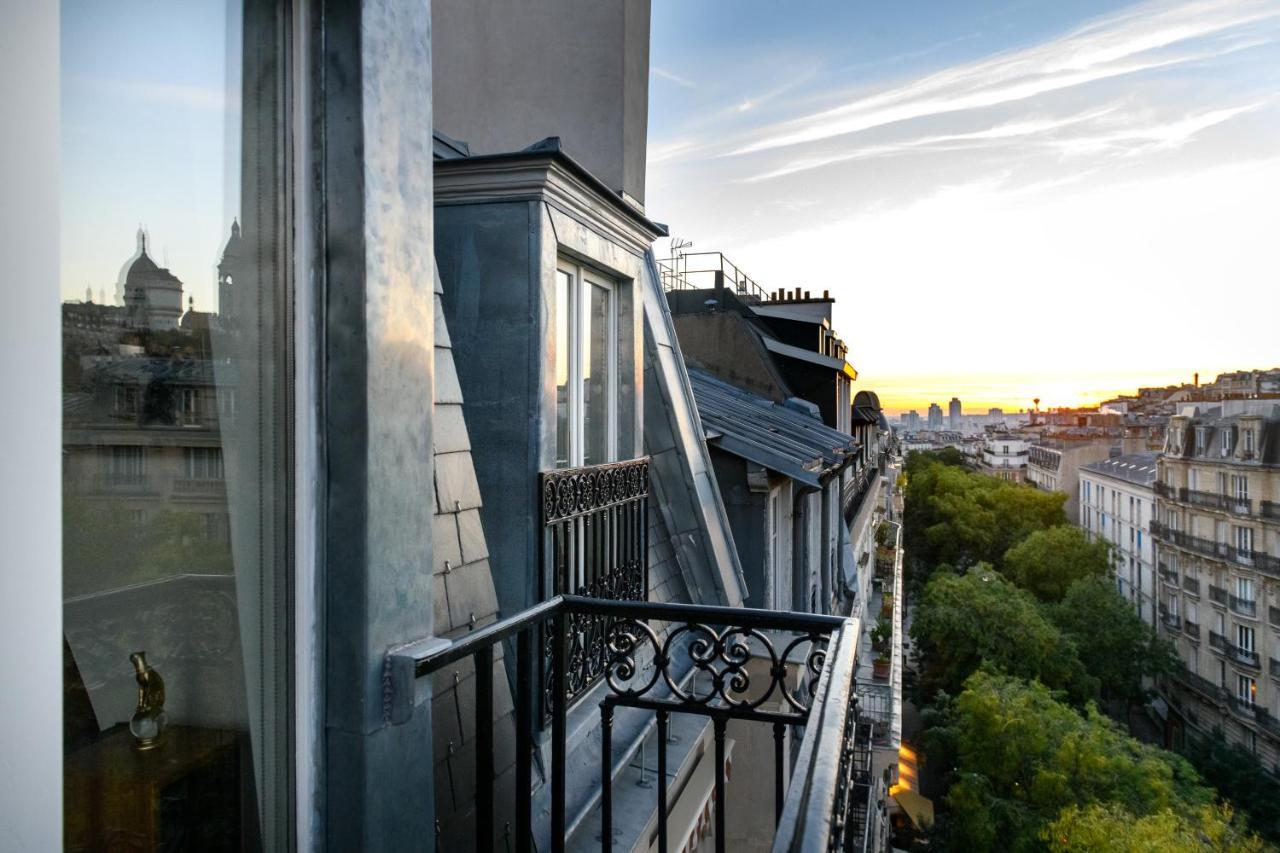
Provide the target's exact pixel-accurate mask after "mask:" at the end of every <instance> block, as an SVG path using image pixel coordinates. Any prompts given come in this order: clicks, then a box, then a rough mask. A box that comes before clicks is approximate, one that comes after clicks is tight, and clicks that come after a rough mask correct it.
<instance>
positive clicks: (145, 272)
mask: <svg viewBox="0 0 1280 853" xmlns="http://www.w3.org/2000/svg"><path fill="white" fill-rule="evenodd" d="M243 242H244V241H243V238H242V237H241V234H240V223H239V222H238V221H232V223H231V236H230V237H229V238H228V239H227V243H226V246H225V247H224V248H223V250H222V257H221V258H220V259H219V261H218V309H219V310H218V313H217V314H207V313H204V312H197V311H195V309H194V307H192V308H191V309H190V310H188V311H187V313H186V315H184V314H183V305H182V280H181V279H179V278H178V277H177V276H176V275H174V274H173V273H172V272H170V271H169V270H168V269H167V268H165V267H162V266H160V265H159V264H157V263H156V262H155V261H154V260H152V258H151V256H150V255H149V254H147V232H146V231H144V230H143V229H142V228H141V227H139V228H138V248H137V250H136V251H135V252H134V253H133V255H132V256H131V257H130V258H129V259H128V260H126V261H125V262H124V266H122V267H121V268H120V276H119V278H118V279H117V282H116V303H117V304H120V305H123V306H124V312H123V317H121V318H120V320H118V321H117V322H123V323H124V325H126V326H131V327H133V328H139V329H141V328H146V329H153V330H157V331H162V330H168V329H176V328H180V327H181V328H188V327H191V326H193V325H207V324H208V322H209V321H210V320H217V321H220V322H221V324H222V325H226V324H227V323H228V322H229V321H232V320H234V318H235V315H236V313H237V312H236V301H237V300H236V297H237V294H236V289H237V288H236V280H237V278H240V277H241V275H240V273H241V272H242V270H243V265H244V257H243V255H244V249H243ZM241 287H243V283H242V284H241ZM90 302H92V297H89V298H87V299H86V304H88V303H90ZM196 315H199V317H197V316H196Z"/></svg>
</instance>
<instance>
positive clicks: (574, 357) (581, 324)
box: [555, 255, 618, 468]
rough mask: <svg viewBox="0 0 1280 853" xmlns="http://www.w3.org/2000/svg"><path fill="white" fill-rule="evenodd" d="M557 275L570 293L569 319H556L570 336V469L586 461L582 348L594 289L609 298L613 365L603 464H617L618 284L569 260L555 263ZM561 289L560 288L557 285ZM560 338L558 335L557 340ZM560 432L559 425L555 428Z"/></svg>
mask: <svg viewBox="0 0 1280 853" xmlns="http://www.w3.org/2000/svg"><path fill="white" fill-rule="evenodd" d="M556 271H557V272H558V273H565V274H566V275H568V276H569V293H568V298H567V299H566V303H567V305H568V309H569V316H568V317H567V318H561V317H556V318H555V322H556V323H561V322H567V323H568V329H569V335H568V343H569V356H568V362H569V377H568V382H569V447H568V457H569V461H568V467H570V468H577V467H580V466H582V465H583V464H585V463H584V459H585V446H584V438H585V436H584V433H585V431H586V420H585V418H586V403H585V401H584V400H583V395H582V377H583V367H584V366H583V363H582V346H583V339H584V337H585V335H586V334H587V329H586V323H585V317H586V312H587V295H588V293H589V292H590V291H589V288H591V287H600V288H602V289H603V290H605V291H606V292H607V293H608V294H609V297H608V299H609V304H608V308H607V309H606V315H607V317H608V327H607V328H606V330H605V358H606V360H607V362H608V364H609V365H610V370H609V381H608V384H607V386H606V388H605V400H606V405H605V410H606V416H607V421H606V425H605V456H606V458H605V459H604V460H601V462H616V461H617V460H618V282H617V281H615V280H614V279H612V278H609V277H608V276H606V275H604V274H603V273H599V272H597V271H596V270H594V269H591V268H590V267H587V266H585V265H583V264H580V263H578V262H576V261H573V260H571V259H570V258H566V257H564V256H563V255H562V256H560V257H558V258H557V259H556ZM556 286H557V287H559V284H558V283H557V285H556ZM556 337H557V338H558V337H559V336H558V335H557V336H556ZM556 429H559V424H558V423H557V424H556ZM593 464H594V463H593Z"/></svg>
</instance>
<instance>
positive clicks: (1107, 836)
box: [1043, 803, 1265, 853]
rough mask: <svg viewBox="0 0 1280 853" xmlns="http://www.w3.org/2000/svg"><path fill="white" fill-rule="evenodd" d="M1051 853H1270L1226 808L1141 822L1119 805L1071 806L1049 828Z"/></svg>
mask: <svg viewBox="0 0 1280 853" xmlns="http://www.w3.org/2000/svg"><path fill="white" fill-rule="evenodd" d="M1043 839H1044V840H1045V841H1046V842H1048V846H1049V849H1050V850H1053V851H1063V853H1206V851H1221V853H1255V851H1261V850H1264V849H1265V845H1264V844H1263V843H1262V841H1261V840H1260V839H1258V838H1257V837H1256V836H1250V835H1248V834H1247V833H1246V832H1244V831H1243V830H1242V829H1241V827H1240V825H1239V823H1238V822H1237V821H1234V820H1233V819H1232V814H1231V809H1230V808H1229V807H1227V806H1218V807H1213V806H1202V807H1200V808H1199V809H1195V810H1192V811H1190V812H1181V813H1179V812H1174V811H1173V810H1171V809H1165V810H1163V811H1159V812H1154V813H1152V814H1149V815H1143V816H1142V817H1135V816H1134V815H1133V814H1132V813H1130V812H1128V811H1126V810H1125V809H1123V808H1121V807H1119V806H1117V805H1115V804H1114V803H1108V804H1102V803H1093V804H1091V805H1088V806H1085V807H1080V806H1068V807H1067V808H1065V809H1063V810H1062V813H1061V814H1060V815H1059V816H1058V819H1057V820H1055V821H1054V822H1053V823H1051V824H1049V826H1048V827H1046V829H1045V831H1044V833H1043Z"/></svg>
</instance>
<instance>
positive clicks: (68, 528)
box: [60, 0, 292, 850]
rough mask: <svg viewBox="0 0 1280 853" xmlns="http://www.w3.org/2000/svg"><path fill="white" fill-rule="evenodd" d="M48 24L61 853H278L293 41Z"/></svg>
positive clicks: (247, 28)
mask: <svg viewBox="0 0 1280 853" xmlns="http://www.w3.org/2000/svg"><path fill="white" fill-rule="evenodd" d="M61 19H62V27H63V31H62V52H61V55H62V75H61V79H62V179H63V183H62V211H63V219H62V224H61V229H62V230H61V242H62V257H61V270H62V278H61V283H60V287H61V297H62V301H63V304H62V344H63V379H62V399H63V479H64V499H63V592H64V604H63V625H64V637H63V639H64V642H63V660H64V666H63V685H64V710H63V724H64V725H63V732H64V755H65V761H64V784H65V833H66V835H65V840H66V846H67V848H68V849H71V850H108V849H109V850H125V849H127V850H161V849H163V850H193V849H198V850H255V849H263V848H277V847H279V846H281V845H280V843H279V839H281V838H287V837H288V836H287V822H288V813H289V810H288V797H287V793H284V792H285V791H287V783H288V768H289V766H290V752H289V748H288V737H287V735H288V729H287V726H288V714H287V708H288V702H289V698H288V697H289V692H288V679H287V672H288V662H289V660H290V655H289V646H288V633H287V623H286V619H287V614H288V612H289V601H288V598H287V596H286V594H285V590H286V589H287V579H288V571H287V555H288V553H289V541H288V533H289V529H290V525H289V514H288V513H289V482H290V481H289V476H290V468H289V464H288V459H289V456H288V453H287V439H288V435H289V426H290V423H291V419H290V415H289V412H290V401H291V399H292V395H291V393H290V390H289V375H288V372H287V371H288V363H289V362H288V359H287V340H288V336H287V329H286V327H285V325H286V318H287V307H288V305H289V300H288V291H287V278H286V272H287V269H288V266H287V258H288V252H289V247H288V246H287V245H285V242H284V240H283V239H282V238H279V237H278V236H277V235H280V234H283V233H286V229H285V225H286V223H285V222H284V221H283V215H282V213H281V212H280V211H282V210H283V209H284V203H285V199H284V198H282V190H281V189H280V187H281V186H283V185H284V180H283V179H284V178H285V177H286V175H285V173H284V168H283V160H282V156H283V155H282V153H281V152H282V151H283V150H286V145H287V136H286V134H285V129H284V126H283V125H282V123H281V122H280V121H279V120H278V119H279V116H280V115H281V114H282V111H283V110H284V109H285V106H284V105H285V103H286V99H285V98H284V97H283V94H282V87H283V81H282V80H281V79H279V78H278V77H276V76H273V75H276V74H277V73H278V71H277V69H279V68H280V67H282V66H283V67H287V63H285V62H283V61H282V57H280V56H278V55H276V53H275V52H276V51H277V50H278V48H277V47H276V45H278V44H280V43H281V38H280V33H279V32H278V29H277V28H278V27H279V26H281V24H280V23H279V22H280V21H282V20H283V16H280V15H278V14H277V10H276V5H275V3H274V2H272V3H268V2H254V0H250V2H234V0H231V2H228V0H192V2H183V3H171V4H156V3H151V2H146V3H144V2H132V0H116V2H111V3H100V2H94V0H65V2H64V3H63V4H62V15H61ZM242 91H243V92H253V93H255V95H254V97H255V99H256V100H255V101H253V102H246V101H244V100H243V98H242V94H241V93H242ZM258 100H260V102H258Z"/></svg>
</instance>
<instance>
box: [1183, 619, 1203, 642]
mask: <svg viewBox="0 0 1280 853" xmlns="http://www.w3.org/2000/svg"><path fill="white" fill-rule="evenodd" d="M1182 633H1184V634H1186V635H1187V636H1188V637H1190V638H1191V639H1193V640H1199V639H1200V625H1199V624H1198V623H1196V622H1192V621H1191V620H1190V619H1183V620H1182Z"/></svg>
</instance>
